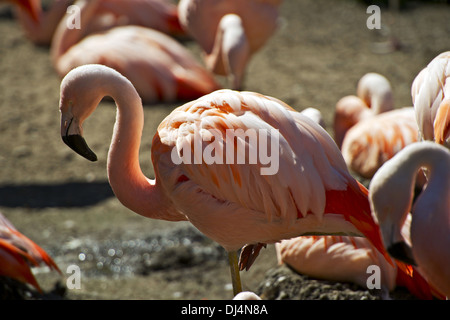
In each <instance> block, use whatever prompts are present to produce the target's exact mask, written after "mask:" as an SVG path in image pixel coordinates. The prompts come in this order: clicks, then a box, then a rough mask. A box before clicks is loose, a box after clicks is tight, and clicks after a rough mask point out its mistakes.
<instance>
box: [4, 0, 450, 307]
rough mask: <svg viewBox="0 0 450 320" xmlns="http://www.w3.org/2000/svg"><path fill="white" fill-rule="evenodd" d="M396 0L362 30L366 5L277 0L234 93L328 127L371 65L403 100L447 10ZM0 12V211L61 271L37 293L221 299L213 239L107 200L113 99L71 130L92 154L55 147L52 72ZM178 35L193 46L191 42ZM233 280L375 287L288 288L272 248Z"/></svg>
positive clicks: (160, 110)
mask: <svg viewBox="0 0 450 320" xmlns="http://www.w3.org/2000/svg"><path fill="white" fill-rule="evenodd" d="M407 3H408V5H407V6H405V7H403V8H402V9H401V10H400V11H399V12H390V11H389V10H388V9H387V8H386V7H381V19H382V20H381V22H382V27H383V29H382V31H383V32H382V31H379V30H369V29H368V28H367V27H366V20H367V18H368V17H369V15H368V14H367V13H366V8H367V4H366V3H364V2H361V1H351V0H349V1H331V0H302V1H297V0H285V1H284V4H283V5H282V7H281V24H280V28H279V30H278V32H277V33H276V34H275V35H274V36H273V38H272V39H271V40H270V41H269V42H268V43H267V46H266V47H265V48H264V49H262V50H261V51H260V52H258V53H257V54H256V55H255V56H254V57H253V59H252V61H251V63H250V65H249V66H248V70H247V77H246V79H245V84H244V89H245V90H250V91H256V92H260V93H263V94H266V95H270V96H274V97H277V98H279V99H281V100H283V101H285V102H287V103H288V104H290V105H291V106H292V107H294V108H295V109H297V110H302V109H304V108H306V107H310V106H313V107H316V108H318V109H320V110H321V111H322V113H323V116H324V118H325V121H326V124H327V125H328V128H330V124H331V120H332V117H333V110H334V106H335V104H336V102H337V101H338V100H339V98H341V97H342V96H344V95H348V94H353V93H355V87H356V83H357V81H358V79H359V78H360V77H361V76H362V75H363V74H364V73H366V72H379V73H381V74H384V75H385V76H386V77H387V78H388V79H389V80H390V81H391V83H392V87H393V90H394V97H395V104H396V106H398V107H401V106H406V105H411V96H410V87H411V83H412V81H413V79H414V77H415V76H416V75H417V73H418V72H419V71H420V70H421V69H422V68H423V67H424V66H425V65H426V64H427V63H428V62H429V61H430V60H431V59H432V58H433V57H435V56H436V55H437V54H439V53H440V52H442V51H447V50H449V49H450V38H449V36H448V35H449V34H450V24H449V23H448V21H450V8H449V6H448V5H446V4H444V3H437V2H431V3H430V2H427V3H425V2H413V1H408V2H407ZM1 9H2V10H1V11H0V12H1V15H0V30H1V32H0V34H1V36H0V108H1V116H0V168H1V169H0V211H1V212H2V213H3V214H4V215H5V216H6V217H8V218H9V219H10V220H11V221H12V222H13V224H14V225H15V226H16V227H17V228H18V229H19V230H20V231H21V232H23V233H24V234H26V235H27V236H29V237H30V238H31V239H33V240H34V241H35V242H36V243H38V244H39V245H41V246H42V247H43V248H44V249H45V250H47V251H48V252H49V253H50V254H51V255H52V256H53V258H54V259H55V261H56V262H57V264H58V265H59V266H60V268H61V270H62V271H63V275H64V277H62V278H61V277H58V276H57V275H56V274H54V273H48V272H45V269H44V270H40V269H39V270H37V271H38V273H37V277H38V280H39V281H40V283H41V284H42V286H43V288H44V291H45V292H46V293H48V292H51V291H52V290H54V289H55V287H57V286H58V285H59V286H60V287H61V286H62V289H60V290H59V291H58V292H57V295H53V296H50V297H53V298H59V297H61V296H62V297H64V298H67V299H229V298H231V297H232V291H231V286H230V281H229V271H228V266H227V260H226V255H225V252H224V251H223V250H222V249H221V247H219V246H218V245H216V244H214V243H212V242H211V241H210V240H208V239H206V238H204V237H203V236H202V235H200V234H199V233H198V232H196V230H194V229H193V228H192V227H191V226H190V225H189V223H170V222H164V221H153V220H150V219H145V218H142V217H140V216H138V215H136V214H134V213H132V212H130V211H129V210H127V209H125V208H124V207H123V206H122V205H121V204H120V203H119V202H118V200H117V199H116V198H115V197H114V196H113V194H112V192H111V190H110V188H109V185H108V182H107V177H106V168H105V165H106V155H107V151H108V146H109V142H110V139H111V133H112V127H113V123H114V118H115V108H114V105H113V104H111V103H108V102H103V103H102V106H101V107H100V108H99V109H98V111H97V112H95V113H94V115H93V116H92V117H91V118H90V119H89V120H88V122H87V123H86V124H85V126H84V128H85V134H86V136H88V141H89V142H90V146H91V148H92V149H93V150H95V151H96V153H97V155H98V156H99V161H98V162H96V163H89V162H87V161H86V160H84V159H82V158H81V157H79V156H78V155H76V154H74V153H73V152H72V151H71V150H70V149H69V148H67V147H66V146H65V145H64V144H63V143H62V141H61V138H60V129H59V111H58V100H59V83H60V79H59V78H58V76H57V75H56V73H55V72H54V70H53V69H52V66H51V64H50V61H49V52H48V48H45V47H36V46H34V45H33V44H32V43H30V42H29V41H28V40H27V39H26V38H25V37H24V36H23V33H22V30H21V28H20V26H19V25H18V23H17V22H16V21H15V20H14V19H12V18H11V16H10V15H9V14H8V12H9V11H8V9H7V8H6V7H5V6H2V7H1ZM386 32H387V33H388V34H386ZM389 39H392V40H394V42H395V43H396V44H397V45H396V49H397V50H393V51H390V52H385V53H380V52H379V45H380V43H383V42H385V41H387V40H389ZM185 44H186V46H188V47H189V48H190V49H191V50H192V51H193V52H194V53H196V54H198V52H199V51H198V47H197V46H196V45H195V43H193V42H189V41H188V42H186V43H185ZM178 105H179V104H155V105H146V106H145V128H144V134H143V142H142V147H141V165H142V168H143V170H144V173H146V174H147V175H148V176H149V177H153V170H152V166H151V161H150V146H151V139H152V137H153V135H154V132H155V129H156V126H157V125H158V124H159V123H160V121H161V120H162V119H164V117H165V116H166V115H168V114H169V113H170V112H171V111H172V110H173V109H174V108H175V107H177V106H178ZM330 133H332V132H331V131H330ZM71 265H76V266H78V267H79V268H80V270H81V289H69V288H65V287H66V277H68V276H70V275H71V274H70V273H66V270H67V267H68V266H71ZM280 273H281V274H283V275H284V278H283V279H284V280H285V279H286V276H287V277H288V279H290V278H289V277H293V278H292V279H291V280H289V281H288V282H287V283H288V287H290V289H283V290H282V289H280V286H278V287H276V284H275V283H276V282H277V281H276V279H279V277H280ZM241 277H242V281H243V284H244V288H245V289H246V290H252V291H256V292H258V293H260V294H261V293H264V294H265V297H267V298H271V299H275V298H278V299H280V298H290V299H308V298H315V299H352V298H354V299H361V298H363V296H366V299H372V298H376V296H377V294H376V293H375V295H371V294H370V293H367V292H366V291H363V293H361V294H359V295H358V294H357V295H356V296H355V295H353V294H350V295H344V293H343V292H344V291H346V290H347V289H348V288H349V289H348V290H351V291H358V290H359V291H361V290H360V289H358V288H355V286H347V285H341V284H338V285H339V286H338V289H337V290H335V292H337V293H333V294H334V295H327V294H324V295H322V296H321V295H320V293H319V295H312V294H311V293H309V294H308V293H307V294H306V295H303V296H301V295H296V294H295V292H298V290H297V291H296V290H294V289H295V288H298V287H296V286H298V283H299V282H298V281H299V280H298V279H301V277H300V276H298V275H296V274H294V273H293V272H292V271H290V270H289V269H287V268H277V263H276V257H275V250H274V247H273V245H270V246H268V248H267V249H265V250H263V251H262V253H261V255H260V257H259V258H258V260H257V261H256V263H255V264H254V266H253V267H252V269H251V270H250V271H249V272H243V273H242V275H241ZM294 279H295V280H294ZM279 282H280V281H278V284H279ZM271 283H272V285H271ZM284 283H286V282H285V281H284ZM304 285H305V286H306V284H304ZM269 286H272V287H273V288H271V289H270V290H268V289H267V288H268V287H269ZM324 286H325V285H323V286H320V285H319V287H321V288H323V287H324ZM326 286H329V285H328V284H327V285H326ZM342 286H345V288H346V289H345V290H344V289H343V288H344V287H342ZM347 287H348V288H347ZM274 288H277V289H274ZM322 290H325V289H322ZM306 292H308V291H306ZM309 292H311V291H309ZM48 297H49V296H48Z"/></svg>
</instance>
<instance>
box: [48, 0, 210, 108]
mask: <svg viewBox="0 0 450 320" xmlns="http://www.w3.org/2000/svg"><path fill="white" fill-rule="evenodd" d="M97 6H98V3H97V2H96V1H91V2H89V3H84V4H83V5H82V7H81V18H84V19H86V18H88V17H90V16H91V15H92V14H93V12H95V10H96V8H97ZM80 33H82V30H81V29H80V30H77V29H69V28H67V27H66V25H65V23H64V22H62V23H61V24H60V25H59V27H58V30H57V32H56V34H55V38H54V41H53V43H52V52H51V53H52V60H53V64H54V66H55V69H56V70H57V72H58V74H59V75H60V76H61V77H63V76H64V75H66V73H67V72H69V71H70V70H71V69H73V68H75V67H77V66H80V65H84V64H92V63H97V64H104V65H107V66H109V67H112V68H114V69H116V70H118V71H119V72H121V73H123V74H125V75H126V76H127V77H128V78H129V79H130V81H132V83H133V85H134V86H135V87H136V89H137V90H138V92H139V94H140V96H141V98H142V99H143V100H144V102H146V103H148V102H155V101H165V102H173V101H176V100H190V99H193V98H197V97H199V96H202V95H204V94H207V93H209V92H211V91H214V90H215V89H217V88H218V85H217V83H216V82H215V80H214V78H213V77H212V75H211V74H210V73H209V72H208V71H206V70H205V69H204V68H203V67H202V66H201V65H200V64H199V63H198V62H197V61H196V60H195V58H194V57H192V55H191V54H190V53H189V52H188V51H187V50H186V49H185V48H184V47H183V46H182V45H181V44H179V43H178V42H177V41H176V40H174V39H172V38H170V37H169V36H167V35H165V34H163V33H161V32H159V31H156V30H152V29H149V28H144V27H140V26H122V27H116V28H112V29H108V30H107V31H104V32H100V33H94V34H90V35H89V36H87V37H84V38H82V39H80V37H81V34H80ZM78 41H79V42H78Z"/></svg>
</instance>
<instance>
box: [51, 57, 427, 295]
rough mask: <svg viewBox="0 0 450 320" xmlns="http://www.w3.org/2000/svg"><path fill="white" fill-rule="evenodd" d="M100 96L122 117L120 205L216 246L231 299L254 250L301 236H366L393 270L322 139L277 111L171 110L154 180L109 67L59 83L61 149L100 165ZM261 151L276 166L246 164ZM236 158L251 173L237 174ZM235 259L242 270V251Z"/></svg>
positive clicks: (273, 104)
mask: <svg viewBox="0 0 450 320" xmlns="http://www.w3.org/2000/svg"><path fill="white" fill-rule="evenodd" d="M104 96H110V97H112V99H113V100H114V101H115V103H116V106H117V117H116V123H115V127H114V133H113V137H112V141H111V145H110V149H109V152H108V161H107V171H108V178H109V183H110V185H111V188H112V190H113V191H114V193H115V195H116V197H117V198H118V199H119V201H120V202H121V203H122V204H123V205H124V206H125V207H127V208H128V209H130V210H131V211H134V212H136V213H138V214H140V215H142V216H144V217H148V218H153V219H163V220H169V221H184V220H188V221H190V222H191V223H192V224H193V225H194V226H195V227H196V228H197V229H198V230H199V231H201V232H202V233H203V234H205V235H206V236H207V237H209V238H211V239H212V240H214V241H216V242H218V243H219V244H220V245H222V247H224V249H225V250H226V251H227V252H228V255H229V261H230V267H231V273H232V282H233V288H234V294H235V295H236V294H237V293H239V292H240V291H242V287H241V285H240V278H239V270H242V269H244V268H248V267H249V266H250V265H251V263H252V262H253V261H254V260H255V258H256V256H257V255H258V253H259V249H260V248H261V246H263V245H264V244H266V243H275V242H277V241H279V240H282V239H287V238H292V237H295V236H299V235H306V234H310V233H316V234H335V233H339V234H349V235H358V236H366V237H367V238H368V239H369V240H370V241H371V243H372V244H373V245H374V246H375V247H376V248H377V249H378V250H379V251H380V252H382V253H383V254H384V255H385V256H386V257H387V259H388V260H389V259H390V258H389V256H388V254H387V253H386V252H385V249H384V247H383V246H382V242H381V238H380V234H379V229H378V226H377V225H376V224H375V223H374V221H373V218H372V216H371V213H370V206H369V202H368V191H367V189H366V188H365V187H364V186H362V185H361V184H359V183H358V182H357V181H356V180H355V179H354V178H353V177H352V176H351V175H350V173H349V172H348V170H347V167H346V165H345V162H344V159H343V158H342V155H341V153H340V151H339V149H338V148H337V146H336V144H335V143H334V141H333V140H332V138H331V137H330V136H329V135H328V133H327V132H326V131H325V130H324V129H323V128H322V127H321V126H320V125H318V124H316V123H315V122H314V121H312V120H311V119H309V118H308V117H306V116H304V115H301V114H300V113H299V112H297V111H295V110H294V109H292V108H291V107H289V106H288V105H287V104H285V103H283V102H282V101H280V100H278V99H275V98H272V97H268V96H264V95H261V94H258V93H254V92H238V91H232V90H228V89H223V90H218V91H215V92H212V93H210V94H208V95H205V96H203V97H200V98H198V99H196V100H194V101H191V102H188V103H185V104H184V105H182V106H180V107H178V108H176V109H175V110H173V111H172V112H171V113H170V114H169V115H168V116H167V117H166V118H165V119H164V120H163V121H162V122H161V123H160V125H159V126H158V129H157V132H156V134H155V136H154V137H153V141H152V163H153V168H154V172H155V179H150V178H147V177H146V176H145V175H144V174H143V173H142V171H141V169H140V164H139V148H140V143H141V136H142V129H143V125H144V119H143V108H142V104H141V99H140V98H139V94H138V93H137V91H136V90H135V88H134V87H133V85H132V83H131V82H130V81H129V80H128V79H127V78H126V77H124V76H123V75H121V74H120V73H119V72H117V71H115V70H113V69H111V68H109V67H106V66H103V65H84V66H80V67H78V68H75V69H73V70H71V71H70V72H69V73H68V74H67V75H66V76H65V77H64V79H63V80H62V81H61V92H60V103H59V108H60V112H61V135H62V139H63V141H64V142H65V143H66V144H67V145H68V146H69V147H71V148H72V149H73V150H74V151H75V152H77V153H78V154H80V155H81V156H83V157H84V158H86V159H88V160H91V161H96V160H97V156H96V155H95V153H94V152H93V151H92V150H91V149H90V148H89V147H88V145H87V143H86V141H85V140H84V138H83V129H82V124H83V122H84V121H85V120H86V119H87V117H88V116H89V115H90V114H91V113H92V112H94V110H95V109H96V107H97V106H98V104H99V102H100V101H101V99H102V98H103V97H104ZM249 130H250V134H251V133H252V132H258V133H259V134H260V135H261V137H258V135H256V136H255V137H256V140H255V139H249V143H246V141H247V140H246V138H245V137H242V136H241V138H239V135H238V134H239V131H240V132H241V133H242V132H244V131H245V132H249ZM228 134H230V135H231V136H229V137H228V138H226V135H228ZM264 134H267V135H269V136H265V135H264ZM235 137H237V139H235ZM229 138H230V139H232V140H230V139H229ZM250 138H251V137H250ZM276 139H278V142H277V140H276ZM208 141H209V142H210V143H207V142H208ZM273 141H275V142H276V143H272V142H273ZM227 145H228V150H227V151H224V149H223V148H225V149H226V148H227ZM256 145H259V146H260V150H266V151H268V149H269V148H270V153H271V155H276V154H278V157H274V159H272V160H273V161H272V162H269V161H266V159H263V157H260V158H257V159H256V160H257V161H256V163H251V161H250V160H249V158H250V157H251V155H250V150H253V151H254V150H255V147H256ZM238 146H241V147H242V148H244V149H242V148H239V147H238ZM211 147H213V148H211ZM192 149H194V150H193V154H192V153H191V151H192ZM235 149H236V150H237V153H236V155H235V153H234V151H235ZM213 151H214V152H213ZM277 151H279V152H278V153H277ZM199 152H200V154H199ZM208 152H209V153H208ZM213 153H214V154H215V156H216V158H214V161H211V157H212V154H213ZM242 153H243V154H244V156H245V155H246V154H247V156H245V157H244V160H245V159H247V160H248V161H244V163H243V164H240V165H237V164H234V162H235V160H234V158H235V156H239V155H242ZM189 154H190V155H189ZM262 154H263V155H264V153H262ZM228 155H231V156H230V158H228ZM266 155H267V154H266ZM224 158H225V159H224ZM180 160H181V161H180ZM224 160H226V161H224ZM274 168H276V169H277V170H272V171H271V169H274ZM264 169H266V170H264ZM242 247H244V248H243V249H242V251H241V257H240V263H239V264H238V261H237V260H238V259H237V250H239V249H240V248H242ZM238 266H239V267H238ZM402 272H405V274H407V275H406V276H407V277H409V281H410V283H411V284H412V285H413V286H414V285H418V286H420V288H419V289H418V290H419V291H420V292H421V294H423V295H425V296H429V288H428V285H427V284H426V283H425V282H423V279H422V281H421V280H420V279H421V277H420V274H418V273H417V272H412V270H411V269H410V266H406V265H405V268H404V269H402ZM427 292H428V293H427ZM423 295H422V296H423Z"/></svg>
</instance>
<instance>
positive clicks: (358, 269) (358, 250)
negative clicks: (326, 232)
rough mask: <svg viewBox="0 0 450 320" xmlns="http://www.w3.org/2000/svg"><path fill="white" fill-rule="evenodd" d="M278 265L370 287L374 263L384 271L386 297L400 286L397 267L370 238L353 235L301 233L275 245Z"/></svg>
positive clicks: (303, 272)
mask: <svg viewBox="0 0 450 320" xmlns="http://www.w3.org/2000/svg"><path fill="white" fill-rule="evenodd" d="M275 249H276V254H277V260H278V264H279V265H282V264H286V265H288V266H289V267H290V268H292V269H293V270H295V271H296V272H299V273H302V274H306V275H308V276H311V277H314V278H318V279H325V280H331V281H339V282H352V283H356V284H357V285H359V286H360V287H363V288H367V281H368V278H369V276H370V273H368V272H367V270H368V268H369V267H370V266H373V265H376V266H378V267H379V270H380V289H381V290H382V296H383V297H384V298H388V296H389V295H388V293H389V292H390V291H392V290H393V289H394V288H395V286H396V276H397V266H396V265H395V264H392V263H390V262H389V261H387V260H386V258H385V257H384V256H383V255H382V254H381V253H380V252H379V251H378V250H377V249H376V248H375V247H374V246H373V245H372V244H371V243H370V241H368V240H367V239H366V238H361V237H349V236H301V237H295V238H292V239H286V240H282V241H280V242H278V243H276V244H275Z"/></svg>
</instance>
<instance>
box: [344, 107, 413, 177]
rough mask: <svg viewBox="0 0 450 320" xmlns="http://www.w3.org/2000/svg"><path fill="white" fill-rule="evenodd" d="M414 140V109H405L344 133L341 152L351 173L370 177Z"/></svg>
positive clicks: (391, 112) (370, 118)
mask: <svg viewBox="0 0 450 320" xmlns="http://www.w3.org/2000/svg"><path fill="white" fill-rule="evenodd" d="M417 139H418V128H417V123H416V118H415V113H414V108H412V107H405V108H400V109H395V110H392V111H388V112H384V113H381V114H378V115H375V116H373V117H369V118H367V119H364V120H362V121H360V122H358V123H357V124H355V125H354V126H353V127H351V128H350V129H349V130H348V131H347V133H346V135H345V139H344V141H343V144H342V148H341V150H342V155H343V156H344V159H345V162H346V163H347V165H348V167H349V168H350V169H351V170H352V171H353V172H355V173H357V174H358V175H360V176H361V177H364V178H371V177H372V176H373V175H374V174H375V172H376V171H377V170H378V169H379V168H380V167H381V166H382V165H383V163H385V162H386V161H387V160H389V159H391V158H392V157H393V156H394V155H395V154H396V153H397V152H399V151H400V150H401V149H403V148H404V147H405V146H407V145H408V144H411V143H414V142H417Z"/></svg>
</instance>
